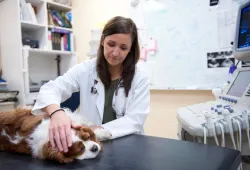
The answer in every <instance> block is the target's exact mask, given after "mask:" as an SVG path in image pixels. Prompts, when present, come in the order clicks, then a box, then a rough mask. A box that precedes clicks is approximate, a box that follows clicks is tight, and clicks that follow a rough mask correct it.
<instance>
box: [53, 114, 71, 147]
mask: <svg viewBox="0 0 250 170" xmlns="http://www.w3.org/2000/svg"><path fill="white" fill-rule="evenodd" d="M71 125H72V121H71V120H70V118H69V117H68V116H67V115H66V114H65V112H64V111H58V112H56V113H54V114H53V115H52V116H51V121H50V128H49V140H50V144H51V146H52V147H53V148H55V147H56V146H57V148H58V150H59V151H64V152H68V147H70V146H71V145H72V135H71Z"/></svg>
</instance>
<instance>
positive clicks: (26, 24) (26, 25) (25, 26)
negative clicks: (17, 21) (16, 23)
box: [21, 21, 45, 31]
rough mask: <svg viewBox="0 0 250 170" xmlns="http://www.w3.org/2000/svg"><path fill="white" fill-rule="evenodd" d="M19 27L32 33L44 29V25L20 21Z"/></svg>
mask: <svg viewBox="0 0 250 170" xmlns="http://www.w3.org/2000/svg"><path fill="white" fill-rule="evenodd" d="M21 27H22V28H23V29H25V30H29V31H33V30H37V29H42V28H45V25H42V24H33V23H31V22H27V21H21Z"/></svg>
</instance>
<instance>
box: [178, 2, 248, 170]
mask: <svg viewBox="0 0 250 170" xmlns="http://www.w3.org/2000/svg"><path fill="white" fill-rule="evenodd" d="M233 55H234V57H235V58H236V59H237V60H240V61H250V1H248V2H245V3H244V4H242V5H241V6H240V7H239V9H238V17H237V22H236V34H235V40H234V43H233ZM225 82H227V80H225ZM212 92H213V94H214V97H215V100H213V101H208V102H205V103H199V104H194V105H191V106H186V107H182V108H179V109H178V110H177V120H178V136H179V138H180V139H181V140H186V141H194V142H198V143H204V144H212V145H218V146H220V147H229V148H232V149H237V150H240V151H241V153H242V155H250V138H249V129H250V122H249V121H250V67H245V68H237V69H236V70H235V71H234V72H233V74H232V79H231V81H230V82H229V83H227V86H224V87H221V88H216V89H213V90H212ZM249 158H250V157H249ZM249 160H250V159H249ZM240 168H241V169H242V167H240ZM243 169H244V170H245V169H250V167H249V165H246V164H244V167H243Z"/></svg>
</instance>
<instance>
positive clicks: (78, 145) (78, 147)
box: [0, 108, 111, 163]
mask: <svg viewBox="0 0 250 170" xmlns="http://www.w3.org/2000/svg"><path fill="white" fill-rule="evenodd" d="M65 112H66V114H67V115H68V116H69V117H70V118H71V119H72V120H73V121H76V122H77V123H78V124H81V125H84V126H82V127H81V128H79V129H71V131H72V146H71V147H70V148H69V149H68V152H67V153H64V152H60V151H58V149H57V148H52V146H51V145H50V142H49V124H50V118H49V116H48V115H47V114H42V115H38V116H35V115H32V114H31V108H17V109H16V110H13V111H10V112H0V151H6V152H16V153H23V154H29V155H32V156H34V157H35V158H38V159H49V160H55V161H58V162H60V163H69V162H72V161H73V160H74V159H80V160H82V159H92V158H95V157H96V156H97V155H98V154H99V152H100V151H102V146H101V143H100V142H99V141H102V140H107V139H110V138H111V134H110V133H109V132H108V131H106V130H105V129H96V130H95V132H93V131H92V130H91V129H90V128H89V127H88V126H89V125H91V123H89V122H87V121H86V120H85V119H84V118H82V117H81V116H80V114H77V113H71V111H70V110H68V109H65Z"/></svg>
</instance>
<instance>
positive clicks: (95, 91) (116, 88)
mask: <svg viewBox="0 0 250 170" xmlns="http://www.w3.org/2000/svg"><path fill="white" fill-rule="evenodd" d="M97 84H98V80H94V85H93V86H92V87H91V91H90V92H91V93H92V94H98V91H97V89H96V86H97ZM120 87H124V84H123V81H122V79H121V78H119V81H118V83H117V85H116V87H115V96H117V95H118V90H119V88H120Z"/></svg>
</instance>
